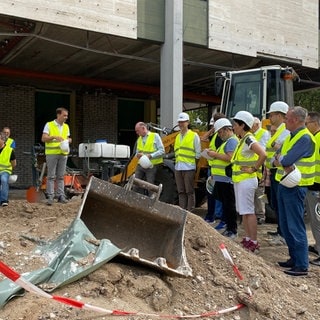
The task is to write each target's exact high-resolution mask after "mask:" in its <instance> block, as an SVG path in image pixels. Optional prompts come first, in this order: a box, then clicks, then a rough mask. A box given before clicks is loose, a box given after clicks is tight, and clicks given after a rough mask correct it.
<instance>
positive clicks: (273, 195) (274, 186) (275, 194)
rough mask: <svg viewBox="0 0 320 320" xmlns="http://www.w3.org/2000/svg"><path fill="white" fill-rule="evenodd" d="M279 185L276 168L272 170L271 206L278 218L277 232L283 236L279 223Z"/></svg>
mask: <svg viewBox="0 0 320 320" xmlns="http://www.w3.org/2000/svg"><path fill="white" fill-rule="evenodd" d="M278 186H279V182H278V181H276V170H275V169H271V170H270V198H271V208H272V210H273V211H274V213H275V215H276V218H277V224H278V226H277V232H278V234H279V235H281V236H282V233H281V229H280V225H279V213H278Z"/></svg>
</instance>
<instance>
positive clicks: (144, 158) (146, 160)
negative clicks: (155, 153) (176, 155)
mask: <svg viewBox="0 0 320 320" xmlns="http://www.w3.org/2000/svg"><path fill="white" fill-rule="evenodd" d="M139 164H140V166H141V167H142V168H144V169H151V168H152V167H153V164H152V162H151V161H150V159H149V158H148V157H147V156H146V155H143V156H142V157H141V158H140V159H139Z"/></svg>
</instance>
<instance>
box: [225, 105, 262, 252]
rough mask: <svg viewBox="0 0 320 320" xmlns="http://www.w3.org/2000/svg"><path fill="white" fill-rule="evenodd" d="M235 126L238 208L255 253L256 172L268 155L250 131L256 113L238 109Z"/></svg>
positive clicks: (248, 243) (234, 171)
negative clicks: (236, 137) (238, 140)
mask: <svg viewBox="0 0 320 320" xmlns="http://www.w3.org/2000/svg"><path fill="white" fill-rule="evenodd" d="M233 120H234V125H233V129H234V132H235V134H236V135H237V136H238V137H239V138H240V142H239V144H238V146H237V149H236V150H235V152H234V154H233V157H232V159H231V163H232V181H233V183H234V191H235V198H236V208H237V211H238V212H239V214H240V215H241V216H242V223H243V227H244V232H245V235H244V238H243V239H242V241H241V243H242V245H243V247H244V248H246V249H247V250H249V251H252V252H254V251H255V250H258V249H259V248H260V246H259V243H258V241H257V218H256V216H255V208H254V194H255V191H256V189H257V187H258V178H257V171H258V170H259V168H260V167H261V166H262V165H263V163H264V161H265V159H266V157H267V155H266V152H265V151H264V149H263V148H262V147H261V145H260V144H259V142H258V141H257V140H256V139H255V137H254V136H253V134H252V133H251V132H250V130H251V128H252V125H253V121H254V119H253V116H252V114H251V113H250V112H247V111H239V112H237V114H236V115H235V117H234V118H233Z"/></svg>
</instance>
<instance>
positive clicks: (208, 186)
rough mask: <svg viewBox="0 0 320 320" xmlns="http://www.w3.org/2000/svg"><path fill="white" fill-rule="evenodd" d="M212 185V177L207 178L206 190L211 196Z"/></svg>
mask: <svg viewBox="0 0 320 320" xmlns="http://www.w3.org/2000/svg"><path fill="white" fill-rule="evenodd" d="M214 183H215V181H214V180H213V179H212V177H208V179H207V181H206V189H207V191H208V193H209V194H212V192H213V188H214Z"/></svg>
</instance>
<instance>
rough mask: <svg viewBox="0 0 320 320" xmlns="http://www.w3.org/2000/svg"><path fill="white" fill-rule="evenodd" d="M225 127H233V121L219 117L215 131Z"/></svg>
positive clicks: (215, 124)
mask: <svg viewBox="0 0 320 320" xmlns="http://www.w3.org/2000/svg"><path fill="white" fill-rule="evenodd" d="M224 127H232V123H231V122H230V121H229V120H228V119H227V118H221V119H218V120H217V121H216V122H215V123H214V131H215V132H218V131H219V130H220V129H222V128H224Z"/></svg>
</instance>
